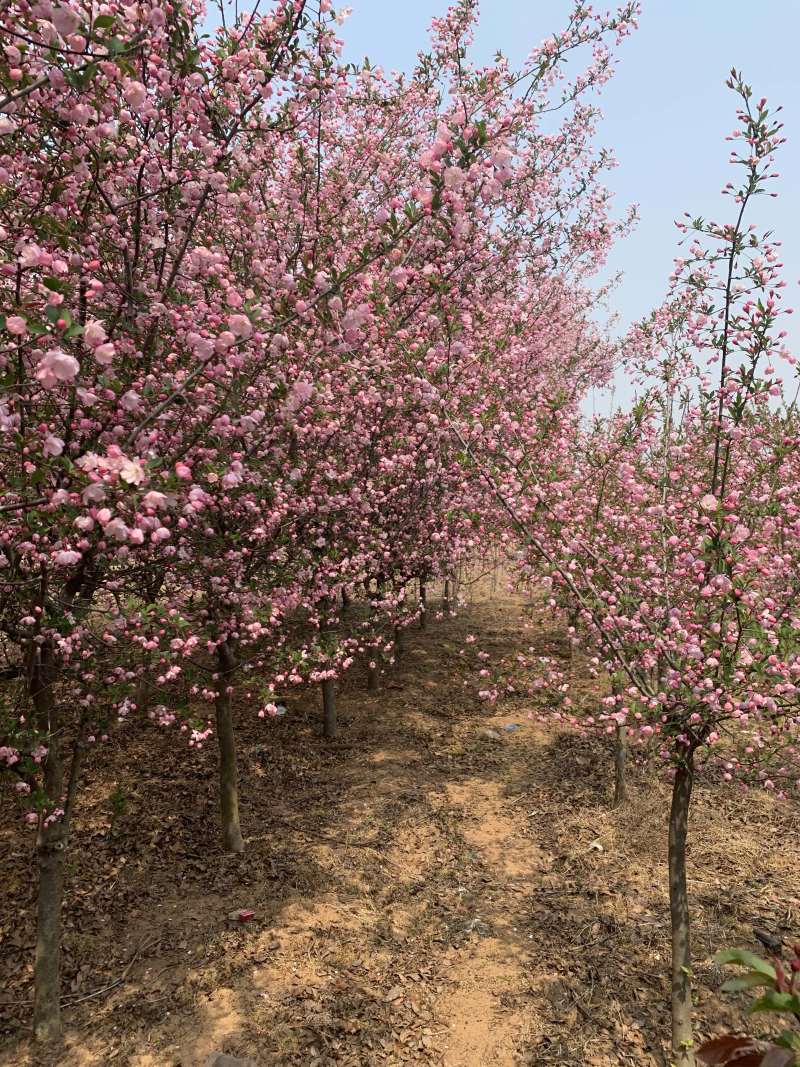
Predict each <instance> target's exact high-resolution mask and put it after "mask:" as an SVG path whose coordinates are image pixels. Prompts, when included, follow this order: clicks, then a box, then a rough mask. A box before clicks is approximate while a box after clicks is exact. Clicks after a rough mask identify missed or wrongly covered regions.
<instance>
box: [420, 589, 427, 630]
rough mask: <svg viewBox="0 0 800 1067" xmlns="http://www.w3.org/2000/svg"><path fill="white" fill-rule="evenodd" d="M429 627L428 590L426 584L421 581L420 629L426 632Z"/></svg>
mask: <svg viewBox="0 0 800 1067" xmlns="http://www.w3.org/2000/svg"><path fill="white" fill-rule="evenodd" d="M427 625H428V590H427V589H426V588H425V583H424V582H423V581H422V580H421V579H420V583H419V628H420V630H424V629H426V628H427Z"/></svg>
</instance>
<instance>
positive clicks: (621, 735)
mask: <svg viewBox="0 0 800 1067" xmlns="http://www.w3.org/2000/svg"><path fill="white" fill-rule="evenodd" d="M627 762H628V727H627V726H625V725H624V724H623V723H617V732H616V736H615V738H614V807H615V808H618V807H619V806H620V804H624V803H625V800H626V799H627V796H628V790H627V782H626V780H625V772H626V769H627Z"/></svg>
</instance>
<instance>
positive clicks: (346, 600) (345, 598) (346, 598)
mask: <svg viewBox="0 0 800 1067" xmlns="http://www.w3.org/2000/svg"><path fill="white" fill-rule="evenodd" d="M351 604H352V600H351V599H350V594H349V593H348V591H347V589H346V588H345V587H344V586H342V615H343V616H344V615H347V613H348V609H349V607H350V605H351Z"/></svg>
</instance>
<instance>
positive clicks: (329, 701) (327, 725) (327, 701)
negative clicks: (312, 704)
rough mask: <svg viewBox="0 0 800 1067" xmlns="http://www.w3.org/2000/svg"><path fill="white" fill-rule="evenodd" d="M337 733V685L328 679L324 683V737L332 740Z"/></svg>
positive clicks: (331, 679)
mask: <svg viewBox="0 0 800 1067" xmlns="http://www.w3.org/2000/svg"><path fill="white" fill-rule="evenodd" d="M336 732H337V723H336V683H335V682H334V680H333V678H326V679H325V681H324V682H323V683H322V736H323V737H327V738H328V739H331V738H334V737H336Z"/></svg>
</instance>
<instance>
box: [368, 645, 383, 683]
mask: <svg viewBox="0 0 800 1067" xmlns="http://www.w3.org/2000/svg"><path fill="white" fill-rule="evenodd" d="M373 653H374V657H370V661H369V662H368V663H367V692H368V693H377V692H378V688H379V686H380V676H381V672H380V668H379V667H378V663H377V656H378V652H377V649H373ZM373 659H374V662H375V666H374V667H373V666H372V662H373Z"/></svg>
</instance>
